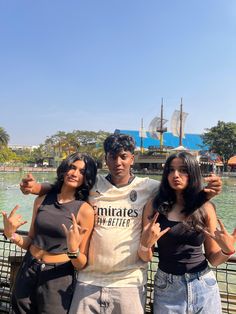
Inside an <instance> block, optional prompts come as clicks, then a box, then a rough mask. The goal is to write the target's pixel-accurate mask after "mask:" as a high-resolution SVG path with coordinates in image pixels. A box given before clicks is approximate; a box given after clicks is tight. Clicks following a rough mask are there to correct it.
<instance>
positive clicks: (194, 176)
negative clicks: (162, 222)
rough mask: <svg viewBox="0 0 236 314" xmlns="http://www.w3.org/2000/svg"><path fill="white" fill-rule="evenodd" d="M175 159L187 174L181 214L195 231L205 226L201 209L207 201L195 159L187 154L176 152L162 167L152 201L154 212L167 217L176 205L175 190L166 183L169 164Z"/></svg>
mask: <svg viewBox="0 0 236 314" xmlns="http://www.w3.org/2000/svg"><path fill="white" fill-rule="evenodd" d="M175 158H181V159H182V160H183V162H184V165H185V167H186V171H187V173H188V186H187V187H186V189H185V190H184V191H183V199H184V208H183V210H182V212H183V213H184V214H185V216H186V223H187V224H188V225H191V226H192V227H194V228H195V229H197V230H202V228H203V227H204V226H205V212H204V209H203V208H202V207H201V206H202V205H203V204H204V203H205V202H206V201H207V200H206V197H205V195H203V191H202V176H201V170H200V167H199V164H198V161H197V159H196V158H195V157H194V156H193V155H192V154H190V153H188V152H178V153H175V154H172V155H170V156H169V157H168V158H167V160H166V162H165V165H164V170H163V174H162V179H161V184H160V188H159V191H158V193H157V195H156V197H155V198H154V200H153V208H154V210H155V211H159V212H160V213H162V214H164V215H167V214H168V212H170V211H171V209H172V206H173V205H174V204H175V203H176V193H175V190H174V189H172V188H171V186H170V185H169V181H168V175H169V173H170V166H171V162H172V160H173V159H175Z"/></svg>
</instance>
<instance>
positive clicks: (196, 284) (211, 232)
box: [139, 152, 236, 314]
mask: <svg viewBox="0 0 236 314" xmlns="http://www.w3.org/2000/svg"><path fill="white" fill-rule="evenodd" d="M201 181H202V178H201V173H200V167H199V165H198V162H197V160H196V158H195V157H194V156H192V155H191V154H190V153H187V152H180V153H177V154H173V155H171V156H169V158H168V159H167V161H166V163H165V166H164V171H163V176H162V181H161V184H160V189H159V192H158V194H157V196H156V197H155V198H154V200H153V201H150V202H149V204H148V205H147V206H146V208H145V212H144V220H143V223H144V231H143V234H142V238H141V246H140V249H139V254H140V255H142V257H143V258H146V260H150V259H151V258H152V248H153V246H154V245H155V243H156V242H157V245H158V248H157V250H158V253H159V266H158V270H157V273H156V276H155V286H154V314H157V313H158V314H167V313H176V314H183V313H205V314H210V313H214V314H218V313H221V302H220V296H219V289H218V285H217V282H216V279H215V277H214V274H213V272H212V271H211V270H210V268H209V267H208V261H209V262H210V263H211V264H212V265H214V266H217V265H219V264H221V263H224V262H225V261H227V259H228V258H229V256H230V255H232V254H234V253H235V249H234V244H235V241H236V229H235V230H234V232H233V234H232V235H230V234H229V233H228V232H227V231H226V229H225V227H224V225H223V224H222V222H221V221H220V220H218V223H219V229H218V228H217V217H216V212H215V207H214V205H213V204H212V203H211V202H206V203H204V202H203V199H202V200H200V201H198V198H199V195H201V193H200V194H199V192H200V191H201V189H202V186H201ZM201 203H204V204H203V205H202V206H198V208H196V207H197V205H196V204H198V205H200V204H201ZM153 215H154V216H153ZM150 216H152V217H153V218H152V219H151V220H150V219H149V217H150ZM203 245H204V250H205V254H204V252H203V249H202V247H203Z"/></svg>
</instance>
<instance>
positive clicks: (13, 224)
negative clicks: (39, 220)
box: [2, 205, 27, 238]
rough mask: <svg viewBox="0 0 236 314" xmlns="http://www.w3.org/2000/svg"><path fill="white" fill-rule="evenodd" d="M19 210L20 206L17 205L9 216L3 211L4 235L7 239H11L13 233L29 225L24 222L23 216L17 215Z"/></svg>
mask: <svg viewBox="0 0 236 314" xmlns="http://www.w3.org/2000/svg"><path fill="white" fill-rule="evenodd" d="M18 208H19V205H16V206H15V207H14V208H13V210H12V211H11V212H10V214H9V215H8V216H7V213H6V212H5V211H2V216H3V225H4V235H5V236H6V237H7V238H11V236H12V235H13V233H15V232H16V230H17V229H18V228H19V227H21V226H23V225H24V224H26V223H27V221H26V220H22V216H21V215H20V214H18V213H16V211H17V209H18Z"/></svg>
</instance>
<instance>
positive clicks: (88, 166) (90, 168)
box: [53, 153, 97, 201]
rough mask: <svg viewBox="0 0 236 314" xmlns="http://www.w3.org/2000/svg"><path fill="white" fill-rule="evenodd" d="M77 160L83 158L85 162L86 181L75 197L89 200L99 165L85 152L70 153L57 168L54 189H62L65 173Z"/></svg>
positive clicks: (77, 190)
mask: <svg viewBox="0 0 236 314" xmlns="http://www.w3.org/2000/svg"><path fill="white" fill-rule="evenodd" d="M77 160H82V161H83V162H84V163H85V170H84V182H83V184H82V185H81V186H79V187H78V188H77V189H76V191H75V198H76V199H79V200H84V201H87V200H88V196H89V191H90V190H91V189H92V187H93V185H94V183H95V180H96V175H97V166H96V163H95V161H94V160H93V158H92V157H91V156H89V155H88V154H85V153H73V154H71V155H69V156H68V157H67V158H66V159H64V160H63V161H62V163H61V164H60V165H59V167H58V168H57V178H56V181H55V183H54V185H53V189H56V190H57V191H58V192H60V191H61V187H62V185H63V182H64V176H65V174H66V173H67V172H68V171H69V170H70V166H71V164H72V163H74V162H75V161H77Z"/></svg>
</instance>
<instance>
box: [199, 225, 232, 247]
mask: <svg viewBox="0 0 236 314" xmlns="http://www.w3.org/2000/svg"><path fill="white" fill-rule="evenodd" d="M217 220H218V223H219V226H220V228H216V231H215V232H214V234H211V233H210V232H209V231H208V230H204V233H205V234H206V235H208V236H209V237H211V238H212V239H214V240H215V241H216V243H217V244H218V245H219V247H220V248H221V250H222V251H223V252H225V253H230V252H234V250H235V249H234V245H235V242H236V228H234V231H233V232H232V234H229V233H228V231H227V230H226V229H225V226H224V224H223V222H222V221H221V220H220V219H217Z"/></svg>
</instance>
